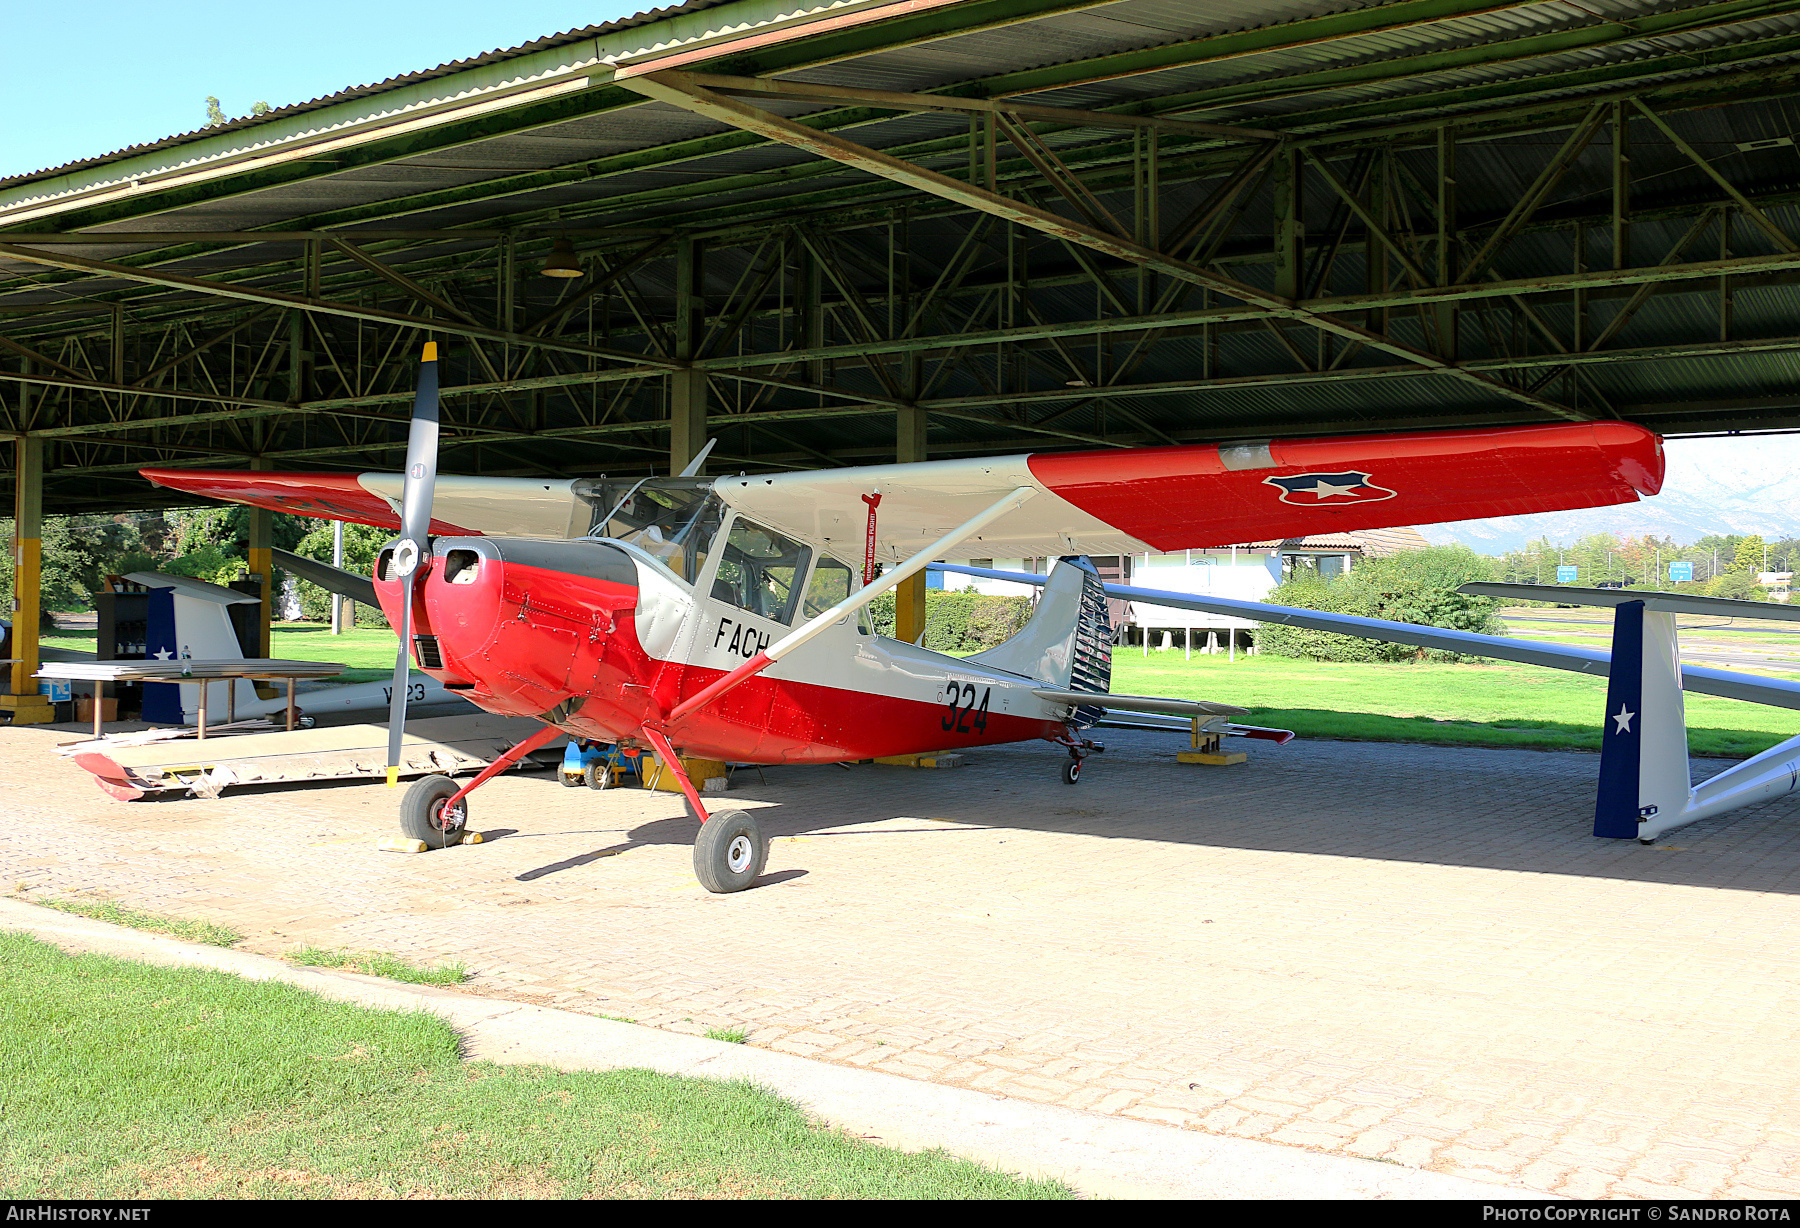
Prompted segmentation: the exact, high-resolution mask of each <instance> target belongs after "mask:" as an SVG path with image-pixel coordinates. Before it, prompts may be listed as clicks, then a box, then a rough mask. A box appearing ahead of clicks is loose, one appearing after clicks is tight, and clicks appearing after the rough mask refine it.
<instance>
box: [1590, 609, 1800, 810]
mask: <svg viewBox="0 0 1800 1228" xmlns="http://www.w3.org/2000/svg"><path fill="white" fill-rule="evenodd" d="M1563 595H1564V596H1566V595H1567V594H1563ZM1679 600H1680V599H1677V601H1679ZM1687 601H1688V602H1689V604H1692V603H1693V601H1694V599H1692V598H1689V599H1687ZM1658 604H1663V605H1670V604H1675V603H1672V602H1670V601H1669V600H1668V598H1667V597H1666V596H1665V595H1664V594H1660V593H1649V594H1646V595H1645V598H1644V600H1640V601H1622V602H1620V603H1619V604H1618V605H1617V606H1616V607H1615V609H1614V614H1613V618H1614V626H1613V652H1612V672H1611V674H1610V676H1609V677H1608V680H1607V692H1606V722H1605V726H1604V730H1605V732H1604V733H1603V734H1602V740H1601V743H1600V790H1599V794H1598V796H1597V798H1596V801H1595V805H1594V834H1595V835H1596V836H1603V837H1612V838H1615V839H1620V838H1631V837H1635V838H1637V839H1638V840H1641V841H1643V842H1644V843H1646V844H1648V843H1651V842H1652V841H1654V840H1655V839H1657V838H1658V837H1659V836H1662V835H1663V834H1664V833H1666V832H1670V831H1673V830H1674V829H1676V828H1678V827H1685V826H1686V825H1687V824H1689V823H1695V822H1698V821H1699V820H1701V819H1709V818H1711V817H1713V816H1714V815H1717V814H1723V813H1725V812H1726V811H1728V810H1738V809H1741V808H1742V807H1745V806H1754V805H1756V804H1757V803H1759V802H1766V801H1771V800H1773V799H1775V798H1778V797H1782V796H1784V795H1786V794H1789V793H1792V792H1794V791H1795V789H1796V788H1797V787H1800V737H1797V738H1789V739H1788V740H1787V741H1785V742H1782V743H1780V744H1778V745H1776V746H1772V747H1770V748H1769V749H1768V750H1765V751H1763V752H1762V753H1761V754H1760V755H1756V756H1754V757H1753V758H1750V759H1746V760H1744V761H1743V762H1742V763H1738V764H1734V765H1733V766H1731V767H1729V768H1726V769H1725V770H1724V771H1723V772H1720V773H1718V774H1717V775H1716V776H1711V777H1708V778H1707V779H1706V780H1703V781H1701V782H1700V783H1699V784H1698V785H1695V784H1693V783H1691V782H1692V778H1691V777H1690V776H1689V773H1688V747H1687V719H1686V713H1685V711H1684V710H1683V705H1682V695H1681V692H1682V677H1681V660H1680V657H1679V656H1678V655H1677V648H1676V638H1675V610H1674V609H1657V608H1654V607H1656V606H1657V605H1658ZM1719 604H1723V603H1719ZM1765 609H1768V607H1765ZM1776 610H1779V611H1780V613H1781V614H1782V615H1786V616H1788V617H1792V616H1793V615H1792V612H1791V611H1788V610H1786V609H1784V608H1782V607H1779V606H1777V607H1774V608H1773V610H1769V613H1767V614H1765V615H1764V616H1765V617H1768V616H1773V615H1774V611H1776Z"/></svg>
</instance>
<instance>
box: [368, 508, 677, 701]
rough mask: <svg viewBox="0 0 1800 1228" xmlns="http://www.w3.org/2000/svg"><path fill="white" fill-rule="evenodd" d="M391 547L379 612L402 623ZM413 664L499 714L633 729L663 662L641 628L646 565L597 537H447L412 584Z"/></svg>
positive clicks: (378, 573) (380, 584)
mask: <svg viewBox="0 0 1800 1228" xmlns="http://www.w3.org/2000/svg"><path fill="white" fill-rule="evenodd" d="M392 556H393V551H392V547H391V546H390V547H388V548H385V549H383V551H382V553H381V557H380V560H379V561H378V562H377V564H376V568H375V577H374V582H375V593H376V596H377V597H378V598H379V599H380V601H381V609H382V613H384V614H385V615H386V616H387V619H388V622H389V623H390V624H392V625H394V626H396V627H397V626H399V624H400V621H401V620H400V601H401V594H402V592H403V591H404V586H403V584H402V583H401V581H400V580H399V579H398V577H395V576H394V575H393V574H392ZM413 593H414V599H413V628H414V635H413V643H412V654H413V660H414V662H415V663H416V664H417V665H418V667H419V668H420V669H422V670H424V671H425V672H426V673H427V674H429V675H431V676H432V677H433V678H436V679H438V680H439V681H440V682H442V683H443V684H444V685H445V686H446V687H448V688H450V689H451V690H454V691H457V692H458V693H460V694H462V695H464V696H465V697H467V698H468V699H469V700H470V701H471V702H473V703H475V704H476V705H478V706H479V707H482V708H485V709H486V710H488V711H490V712H498V713H502V714H505V715H508V716H530V717H537V718H540V719H543V720H548V721H551V722H552V723H554V724H559V725H560V724H565V723H567V722H568V721H569V719H570V718H571V717H572V716H573V714H574V713H575V712H576V711H578V710H580V711H582V715H583V716H584V717H586V718H588V719H585V720H583V721H581V722H580V723H581V724H583V725H587V726H590V727H593V726H600V727H607V728H630V729H635V728H637V727H638V725H640V724H641V723H642V720H643V717H644V715H645V707H646V705H647V703H648V697H649V689H648V688H649V684H650V683H651V682H652V681H653V679H652V677H651V676H650V675H651V674H652V673H653V672H654V670H655V666H656V663H655V662H653V661H651V660H649V658H648V657H647V656H646V654H645V653H644V652H643V650H642V648H641V647H640V645H639V643H638V639H637V635H636V630H635V626H634V622H635V620H634V613H635V611H636V608H637V599H638V584H637V566H636V564H635V563H633V562H632V560H631V557H630V556H629V555H628V554H626V553H625V552H624V551H623V550H619V549H617V548H616V547H613V546H608V545H605V544H603V543H600V542H593V541H579V540H577V541H544V540H540V539H534V538H496V537H439V538H433V539H432V540H431V542H430V549H429V553H428V554H427V556H426V557H425V558H424V559H423V560H422V561H421V563H420V567H419V574H418V577H417V580H416V583H415V586H414V589H413Z"/></svg>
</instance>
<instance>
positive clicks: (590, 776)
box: [583, 759, 612, 789]
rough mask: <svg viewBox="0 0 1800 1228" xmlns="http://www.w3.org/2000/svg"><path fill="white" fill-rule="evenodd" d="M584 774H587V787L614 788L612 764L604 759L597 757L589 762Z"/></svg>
mask: <svg viewBox="0 0 1800 1228" xmlns="http://www.w3.org/2000/svg"><path fill="white" fill-rule="evenodd" d="M583 775H584V776H586V778H587V787H588V788H590V789H610V788H612V764H610V763H608V762H607V761H606V760H604V759H596V760H594V761H593V762H592V763H590V764H588V765H587V771H586V772H585V773H583Z"/></svg>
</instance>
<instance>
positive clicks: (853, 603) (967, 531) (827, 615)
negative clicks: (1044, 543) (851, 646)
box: [664, 486, 1037, 728]
mask: <svg viewBox="0 0 1800 1228" xmlns="http://www.w3.org/2000/svg"><path fill="white" fill-rule="evenodd" d="M1035 494H1037V488H1036V487H1034V486H1021V487H1019V488H1018V489H1017V490H1015V491H1013V492H1012V493H1011V494H1009V495H1007V496H1006V497H1005V498H1003V499H1001V500H1000V501H999V502H997V503H995V504H993V505H992V506H991V507H989V508H988V509H987V510H986V511H983V512H979V513H977V514H976V515H974V516H972V517H970V518H969V519H968V520H965V521H963V522H962V523H961V524H960V525H958V526H957V527H956V528H954V529H952V530H950V532H949V533H947V534H945V535H944V536H943V537H942V538H940V539H939V540H938V541H935V542H933V543H932V544H931V545H929V546H927V547H925V549H923V550H921V551H919V552H918V553H917V554H915V555H913V556H912V557H911V558H910V559H907V560H906V561H905V562H904V563H902V564H900V566H898V567H896V568H894V570H892V571H890V572H888V573H887V574H886V575H884V576H882V577H881V578H880V579H879V580H876V581H874V582H873V583H871V584H865V585H863V586H862V587H861V588H859V589H857V590H856V591H855V592H854V593H851V594H850V595H849V596H848V597H846V598H844V599H843V600H842V601H840V602H838V603H837V604H836V605H834V606H832V607H831V608H830V609H829V610H826V611H825V612H824V613H823V614H821V615H819V616H818V617H817V618H814V619H812V620H811V621H809V622H806V623H802V624H801V625H800V626H799V627H797V628H795V629H794V630H793V631H790V632H789V633H788V634H786V635H784V636H782V637H781V638H780V639H778V640H776V641H775V642H774V643H773V644H771V645H769V647H768V648H766V649H765V650H763V651H762V652H759V653H757V654H756V655H755V656H754V657H751V658H750V659H749V660H748V661H746V662H744V663H743V664H742V665H740V666H738V667H737V668H736V669H734V670H732V671H731V672H730V673H729V674H726V675H725V676H724V677H723V678H720V679H719V680H718V681H716V682H714V683H713V684H712V685H711V686H709V687H707V688H706V689H705V690H702V691H700V692H698V693H697V694H694V695H691V696H689V697H688V698H686V699H684V700H682V701H681V702H680V703H678V704H676V705H675V707H674V709H673V710H672V711H671V712H670V713H669V716H668V719H667V720H666V721H665V722H664V728H667V727H668V726H669V725H673V724H674V723H675V722H676V721H679V720H681V719H682V718H683V717H685V716H687V715H688V714H689V713H692V712H695V711H697V710H699V709H700V708H703V707H705V706H706V705H707V704H709V703H711V702H712V701H713V700H715V699H717V698H719V696H721V695H723V694H725V693H726V692H728V691H732V690H735V689H736V688H737V687H739V686H741V685H742V684H744V683H745V682H748V681H749V680H750V679H751V678H754V677H755V676H756V675H757V674H760V673H762V671H763V670H765V669H767V668H769V666H771V665H773V664H775V662H777V661H779V660H781V658H782V657H784V656H786V655H787V654H788V653H790V652H792V651H794V649H796V648H798V647H800V646H801V645H802V644H805V643H806V642H807V641H809V640H811V639H812V638H813V637H814V636H816V635H818V634H819V633H820V632H822V631H824V630H825V628H827V627H830V626H834V625H836V624H837V623H838V622H839V621H840V620H841V619H843V618H844V617H845V616H847V615H850V614H854V613H856V612H857V611H858V610H860V609H862V608H863V607H864V606H866V605H868V604H869V603H870V602H871V601H873V600H875V598H877V597H879V596H881V594H883V593H885V592H887V591H888V590H889V589H891V588H895V587H897V586H898V585H899V584H900V582H901V581H902V580H906V579H909V578H911V577H912V576H915V575H917V574H918V573H919V572H921V571H924V570H925V569H926V568H927V567H929V566H930V565H931V560H932V559H933V558H935V557H937V556H938V555H941V554H946V553H948V552H949V551H950V550H952V549H954V548H955V547H957V546H958V545H961V544H962V543H963V542H964V541H967V540H968V539H969V538H971V537H973V536H975V535H976V534H977V533H979V532H981V531H982V530H983V529H985V528H987V526H988V525H990V524H992V523H993V522H994V521H996V520H998V519H999V518H1000V517H1002V516H1004V515H1006V514H1007V513H1008V512H1010V511H1013V510H1014V509H1015V508H1018V507H1022V506H1023V505H1024V504H1025V502H1026V500H1028V499H1030V498H1031V497H1032V496H1033V495H1035Z"/></svg>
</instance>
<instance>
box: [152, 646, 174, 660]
mask: <svg viewBox="0 0 1800 1228" xmlns="http://www.w3.org/2000/svg"><path fill="white" fill-rule="evenodd" d="M151 655H153V656H154V657H155V658H156V659H157V660H158V661H167V660H168V659H169V658H170V657H172V656H174V655H175V654H174V653H172V652H170V651H169V650H168V649H167V648H162V649H158V650H157V651H156V652H155V653H153V654H151Z"/></svg>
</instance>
